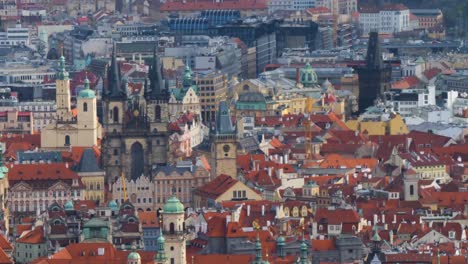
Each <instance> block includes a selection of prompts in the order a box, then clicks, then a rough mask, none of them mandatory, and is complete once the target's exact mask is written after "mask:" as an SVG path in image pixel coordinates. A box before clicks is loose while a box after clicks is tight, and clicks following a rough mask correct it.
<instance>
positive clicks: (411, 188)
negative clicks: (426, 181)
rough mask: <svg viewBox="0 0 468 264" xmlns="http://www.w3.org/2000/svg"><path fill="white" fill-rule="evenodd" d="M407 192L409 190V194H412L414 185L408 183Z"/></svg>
mask: <svg viewBox="0 0 468 264" xmlns="http://www.w3.org/2000/svg"><path fill="white" fill-rule="evenodd" d="M409 192H410V195H414V185H410V187H409Z"/></svg>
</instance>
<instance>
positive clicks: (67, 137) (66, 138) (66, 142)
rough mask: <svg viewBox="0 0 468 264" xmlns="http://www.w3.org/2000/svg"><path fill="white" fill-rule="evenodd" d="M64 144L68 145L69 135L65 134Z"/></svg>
mask: <svg viewBox="0 0 468 264" xmlns="http://www.w3.org/2000/svg"><path fill="white" fill-rule="evenodd" d="M65 146H70V136H69V135H66V136H65Z"/></svg>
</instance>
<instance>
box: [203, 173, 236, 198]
mask: <svg viewBox="0 0 468 264" xmlns="http://www.w3.org/2000/svg"><path fill="white" fill-rule="evenodd" d="M238 182H239V181H238V180H236V179H234V178H232V177H231V176H228V175H225V174H221V175H219V176H218V177H216V178H215V179H214V180H213V181H211V182H209V183H207V184H205V185H203V186H201V187H199V188H198V189H196V190H195V192H196V193H198V194H199V195H201V196H204V197H207V198H211V199H216V198H218V197H219V196H220V195H222V194H223V193H224V192H226V191H227V190H229V188H231V187H232V186H234V185H235V184H236V183H238Z"/></svg>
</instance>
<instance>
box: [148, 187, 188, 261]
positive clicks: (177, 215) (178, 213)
mask: <svg viewBox="0 0 468 264" xmlns="http://www.w3.org/2000/svg"><path fill="white" fill-rule="evenodd" d="M184 215H185V211H184V205H183V204H182V203H181V202H180V201H179V199H177V197H176V196H175V195H174V194H173V195H172V196H171V197H170V198H169V199H167V201H166V204H165V205H164V208H163V211H162V218H163V222H162V225H161V233H162V235H164V238H163V240H159V239H158V247H159V249H158V255H159V256H158V255H157V256H156V258H155V263H161V264H162V263H170V264H186V263H187V253H186V243H187V238H186V231H185V222H184V220H185V219H184ZM162 235H161V237H162ZM162 249H164V252H161V253H163V254H160V253H159V250H162ZM165 261H168V262H165Z"/></svg>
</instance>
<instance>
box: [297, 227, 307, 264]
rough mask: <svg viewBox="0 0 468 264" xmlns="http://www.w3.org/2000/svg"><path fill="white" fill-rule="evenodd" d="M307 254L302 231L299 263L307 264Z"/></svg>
mask: <svg viewBox="0 0 468 264" xmlns="http://www.w3.org/2000/svg"><path fill="white" fill-rule="evenodd" d="M308 254H309V248H308V246H307V244H306V242H305V237H304V232H302V243H301V258H300V261H299V262H300V263H301V264H307V263H308V260H307V256H308Z"/></svg>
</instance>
